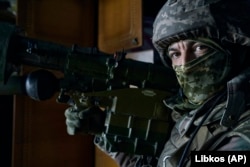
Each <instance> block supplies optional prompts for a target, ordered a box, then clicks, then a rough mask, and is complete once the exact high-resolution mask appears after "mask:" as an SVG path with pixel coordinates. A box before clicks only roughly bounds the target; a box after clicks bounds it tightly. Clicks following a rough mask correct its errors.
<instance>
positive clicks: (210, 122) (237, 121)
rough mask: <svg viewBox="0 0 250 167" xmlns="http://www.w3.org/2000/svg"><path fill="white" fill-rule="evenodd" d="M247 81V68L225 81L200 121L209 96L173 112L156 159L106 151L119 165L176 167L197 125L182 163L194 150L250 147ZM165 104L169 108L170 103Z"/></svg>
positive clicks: (249, 105) (188, 163) (229, 149)
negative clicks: (223, 89) (201, 102)
mask: <svg viewBox="0 0 250 167" xmlns="http://www.w3.org/2000/svg"><path fill="white" fill-rule="evenodd" d="M249 81H250V69H248V70H246V71H245V72H243V73H241V74H240V75H238V76H237V77H235V78H233V79H232V80H230V81H229V82H228V84H227V93H226V95H224V96H223V97H222V99H223V100H222V101H221V102H220V103H219V104H216V106H215V107H214V108H213V109H212V110H211V111H210V113H209V115H208V117H207V118H206V119H205V121H204V122H201V121H202V119H203V118H204V116H205V113H206V112H207V111H206V110H209V108H211V107H210V106H211V104H212V103H213V99H212V100H209V101H208V102H207V103H205V104H204V105H202V106H201V107H199V108H197V109H195V110H192V111H190V112H188V113H187V114H184V115H180V114H179V113H178V112H176V111H173V115H172V116H173V119H174V120H176V124H175V126H174V128H173V129H172V132H171V136H170V138H169V140H168V141H167V142H166V144H165V147H164V148H163V151H162V153H161V155H160V157H159V158H157V157H145V156H140V155H127V154H125V153H108V154H109V155H110V156H111V157H112V158H113V159H115V160H116V161H117V163H118V164H119V165H120V166H121V167H125V166H126V167H130V166H131V167H132V166H133V167H137V166H138V167H139V166H140V167H150V166H157V167H166V166H167V167H176V166H178V164H179V161H180V158H181V156H182V154H183V150H184V149H185V147H186V145H187V143H188V142H189V140H190V136H192V134H193V133H194V131H195V129H196V128H197V127H198V126H199V125H200V124H201V125H200V126H199V130H198V132H197V133H196V134H195V137H194V138H193V140H192V144H191V146H190V147H189V149H188V153H187V156H186V157H185V159H184V161H185V163H184V164H185V166H190V165H191V160H190V153H191V151H194V150H195V151H199V150H226V151H236V150H237V151H239V150H250V131H249V129H250V98H249V96H250V91H249V89H250V84H249ZM210 103H211V104H210ZM168 106H170V108H171V105H168ZM204 109H205V110H204ZM202 111H203V112H202ZM102 140H105V138H102ZM100 143H101V142H100ZM100 143H98V142H96V145H97V146H98V147H99V148H100V149H102V145H100ZM103 151H105V150H103ZM156 164H157V165H156Z"/></svg>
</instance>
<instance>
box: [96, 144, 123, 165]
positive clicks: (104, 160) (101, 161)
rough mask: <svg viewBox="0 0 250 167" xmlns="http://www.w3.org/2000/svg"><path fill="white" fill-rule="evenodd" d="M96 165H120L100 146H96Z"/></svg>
mask: <svg viewBox="0 0 250 167" xmlns="http://www.w3.org/2000/svg"><path fill="white" fill-rule="evenodd" d="M95 155H96V158H95V167H119V165H118V164H117V163H116V162H115V160H113V159H112V158H110V157H109V156H108V155H107V154H106V153H104V152H102V151H101V150H100V149H99V148H97V147H96V148H95Z"/></svg>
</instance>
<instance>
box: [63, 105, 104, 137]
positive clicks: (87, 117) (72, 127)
mask: <svg viewBox="0 0 250 167" xmlns="http://www.w3.org/2000/svg"><path fill="white" fill-rule="evenodd" d="M65 117H66V125H67V133H68V134H69V135H75V134H76V133H85V134H86V133H87V134H100V133H102V132H103V130H104V122H105V117H106V114H105V111H103V110H101V109H100V108H99V107H97V106H94V107H91V108H86V109H82V110H77V109H76V108H75V107H74V106H73V107H70V108H68V109H66V110H65Z"/></svg>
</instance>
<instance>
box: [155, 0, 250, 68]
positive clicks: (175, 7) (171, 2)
mask: <svg viewBox="0 0 250 167" xmlns="http://www.w3.org/2000/svg"><path fill="white" fill-rule="evenodd" d="M249 9H250V0H237V1H236V0H168V1H167V2H166V3H165V4H164V5H163V7H162V8H161V10H160V11H159V13H158V15H157V16H156V19H155V21H154V25H153V44H154V46H155V48H156V49H157V50H158V52H159V54H160V57H161V59H162V60H163V63H164V64H165V65H166V66H169V63H170V60H169V59H168V58H167V56H166V49H167V47H168V46H169V45H170V44H171V43H173V42H175V41H179V40H183V39H190V38H191V39H195V38H198V37H205V38H211V39H214V40H216V41H218V42H220V43H232V44H239V45H241V46H250V27H249V26H248V23H250V17H249V15H250V10H249Z"/></svg>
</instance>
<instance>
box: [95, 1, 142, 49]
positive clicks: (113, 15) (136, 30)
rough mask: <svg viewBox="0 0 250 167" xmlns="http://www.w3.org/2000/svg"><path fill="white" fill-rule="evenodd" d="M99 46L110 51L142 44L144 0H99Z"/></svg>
mask: <svg viewBox="0 0 250 167" xmlns="http://www.w3.org/2000/svg"><path fill="white" fill-rule="evenodd" d="M98 19H99V21H98V47H99V48H100V50H102V51H104V52H108V53H114V52H116V51H122V50H123V49H125V50H127V49H132V48H136V47H139V46H141V45H142V1H141V0H119V1H117V0H99V14H98Z"/></svg>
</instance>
